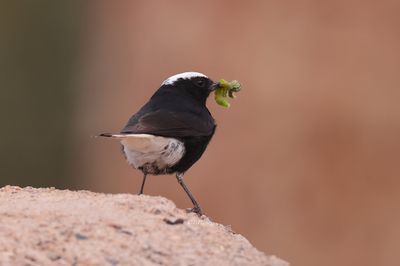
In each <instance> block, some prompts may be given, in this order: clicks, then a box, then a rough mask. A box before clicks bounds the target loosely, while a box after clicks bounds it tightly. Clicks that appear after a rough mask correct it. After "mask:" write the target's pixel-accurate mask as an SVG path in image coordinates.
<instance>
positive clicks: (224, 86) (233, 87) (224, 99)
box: [214, 79, 241, 108]
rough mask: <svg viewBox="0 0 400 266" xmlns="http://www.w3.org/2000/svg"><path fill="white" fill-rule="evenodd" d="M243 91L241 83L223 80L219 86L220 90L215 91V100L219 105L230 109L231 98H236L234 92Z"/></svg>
mask: <svg viewBox="0 0 400 266" xmlns="http://www.w3.org/2000/svg"><path fill="white" fill-rule="evenodd" d="M240 90H241V85H240V83H239V81H237V80H232V81H226V80H224V79H221V80H220V81H219V84H218V88H217V89H216V90H215V91H214V98H215V101H216V102H217V104H219V105H221V106H223V107H226V108H228V107H229V106H230V104H229V102H228V97H229V98H232V99H233V98H235V97H236V96H235V95H234V94H233V93H234V92H238V91H240Z"/></svg>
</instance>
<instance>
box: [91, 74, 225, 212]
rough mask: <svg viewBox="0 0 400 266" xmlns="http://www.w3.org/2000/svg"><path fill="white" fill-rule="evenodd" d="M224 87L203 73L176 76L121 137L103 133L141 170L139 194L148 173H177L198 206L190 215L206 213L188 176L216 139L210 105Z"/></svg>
mask: <svg viewBox="0 0 400 266" xmlns="http://www.w3.org/2000/svg"><path fill="white" fill-rule="evenodd" d="M219 85H220V84H219V82H215V81H213V80H212V79H210V78H208V77H207V76H206V75H204V74H202V73H199V72H183V73H179V74H176V75H173V76H171V77H169V78H167V79H166V80H164V81H163V82H162V83H161V86H160V87H159V89H158V90H157V91H156V92H155V93H154V94H153V95H152V96H151V98H150V99H149V101H148V102H147V103H146V104H144V105H143V106H142V107H141V108H140V109H139V111H138V112H137V113H135V114H134V115H133V116H132V117H131V118H130V119H129V120H128V122H127V123H126V125H125V127H124V128H123V129H122V130H121V131H120V132H119V133H102V134H100V135H99V136H101V137H108V138H114V139H117V140H119V141H120V143H121V144H122V152H123V154H124V156H125V158H126V160H127V161H128V163H129V164H130V165H131V166H133V168H135V169H138V170H140V171H142V173H143V179H142V184H141V187H140V190H139V193H138V194H139V195H141V194H143V191H144V186H145V183H146V178H147V176H148V175H167V174H175V175H176V179H177V181H178V183H179V184H180V185H181V187H182V188H183V190H184V191H185V192H186V194H187V196H188V197H189V198H190V200H191V202H192V203H193V208H191V209H189V210H188V211H191V212H194V213H197V214H198V215H200V216H201V215H203V211H202V208H201V207H200V204H199V203H198V201H197V200H196V199H195V197H194V196H193V194H192V193H191V192H190V190H189V188H188V187H187V186H186V184H185V182H184V180H183V176H184V174H185V173H186V172H187V171H188V170H189V168H191V167H192V166H193V164H195V163H196V162H197V161H198V160H199V159H200V157H201V156H202V155H203V153H204V151H205V150H206V148H207V146H208V144H209V143H210V140H211V139H212V137H213V136H214V133H215V130H216V127H217V125H216V122H215V119H214V118H213V117H212V115H211V113H210V111H209V110H208V108H207V106H206V101H207V98H208V96H209V95H210V93H211V92H213V91H215V90H216V89H217V88H218V87H219Z"/></svg>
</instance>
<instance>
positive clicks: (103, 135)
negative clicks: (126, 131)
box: [97, 133, 113, 138]
mask: <svg viewBox="0 0 400 266" xmlns="http://www.w3.org/2000/svg"><path fill="white" fill-rule="evenodd" d="M97 136H98V137H106V138H111V137H113V134H111V133H101V134H99V135H97Z"/></svg>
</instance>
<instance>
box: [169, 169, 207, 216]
mask: <svg viewBox="0 0 400 266" xmlns="http://www.w3.org/2000/svg"><path fill="white" fill-rule="evenodd" d="M176 179H178V182H179V184H180V185H181V186H182V187H183V189H184V190H185V192H186V194H187V195H188V196H189V198H190V200H191V201H192V203H193V209H191V210H190V211H191V212H195V213H197V214H198V215H200V216H201V215H203V211H202V210H201V208H200V205H199V203H197V201H196V199H195V198H194V197H193V195H192V193H191V192H190V191H189V189H188V188H187V186H186V185H185V182H183V173H177V174H176Z"/></svg>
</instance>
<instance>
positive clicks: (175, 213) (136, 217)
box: [0, 186, 288, 266]
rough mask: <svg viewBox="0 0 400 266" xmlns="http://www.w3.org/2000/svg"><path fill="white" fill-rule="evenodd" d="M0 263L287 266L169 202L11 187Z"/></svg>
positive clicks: (2, 212)
mask: <svg viewBox="0 0 400 266" xmlns="http://www.w3.org/2000/svg"><path fill="white" fill-rule="evenodd" d="M0 265H271V266H272V265H273V266H284V265H288V264H287V263H286V262H284V261H282V260H280V259H278V258H277V257H275V256H267V255H265V254H264V253H262V252H260V251H258V250H257V249H255V248H254V247H253V246H252V245H251V244H250V243H249V242H248V241H247V240H246V239H245V238H244V237H243V236H241V235H239V234H235V233H233V232H232V231H231V230H230V229H229V228H226V227H224V226H223V225H220V224H217V223H213V222H211V221H210V220H209V219H208V218H206V217H205V216H203V217H201V218H199V217H197V216H196V215H195V214H192V213H190V214H187V213H186V212H185V211H183V210H180V209H177V208H176V207H175V205H174V204H173V203H172V202H171V201H169V200H167V199H165V198H162V197H153V196H146V195H141V196H136V195H128V194H116V195H115V194H114V195H112V194H99V193H93V192H88V191H76V192H75V191H68V190H56V189H54V188H40V189H35V188H30V187H28V188H19V187H12V186H6V187H3V188H1V189H0Z"/></svg>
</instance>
